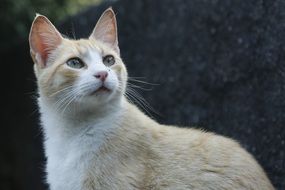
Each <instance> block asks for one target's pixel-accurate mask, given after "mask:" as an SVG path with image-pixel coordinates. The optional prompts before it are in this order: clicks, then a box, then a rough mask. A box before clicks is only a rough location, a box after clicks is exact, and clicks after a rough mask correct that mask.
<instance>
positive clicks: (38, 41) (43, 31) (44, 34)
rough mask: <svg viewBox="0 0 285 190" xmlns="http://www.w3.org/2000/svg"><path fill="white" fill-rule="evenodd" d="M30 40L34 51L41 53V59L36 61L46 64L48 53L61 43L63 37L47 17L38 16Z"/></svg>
mask: <svg viewBox="0 0 285 190" xmlns="http://www.w3.org/2000/svg"><path fill="white" fill-rule="evenodd" d="M29 41H30V47H31V50H32V52H33V53H34V54H35V55H36V54H38V55H40V58H41V60H36V61H37V62H38V63H39V64H41V65H43V66H45V64H46V61H47V59H48V55H49V54H50V52H51V51H53V50H55V49H56V48H57V47H58V46H59V45H60V43H61V41H62V37H61V35H60V33H59V32H58V31H57V30H56V28H55V27H54V26H53V25H52V23H51V22H50V21H49V20H48V19H47V18H46V17H44V16H38V17H36V19H35V20H34V22H33V25H32V29H31V32H30V39H29Z"/></svg>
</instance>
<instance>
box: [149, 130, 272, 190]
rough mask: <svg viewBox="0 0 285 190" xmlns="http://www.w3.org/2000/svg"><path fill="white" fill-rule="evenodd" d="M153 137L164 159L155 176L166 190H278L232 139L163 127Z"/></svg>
mask: <svg viewBox="0 0 285 190" xmlns="http://www.w3.org/2000/svg"><path fill="white" fill-rule="evenodd" d="M151 134H152V135H151V136H152V140H153V143H152V145H151V148H152V149H153V150H154V152H156V153H157V154H158V155H159V156H158V157H159V158H160V160H159V161H158V162H157V163H154V164H157V168H159V169H156V171H155V172H157V173H159V174H158V175H159V176H161V178H160V184H161V185H162V186H164V187H165V189H204V190H205V189H261V190H262V189H274V188H273V187H272V185H271V183H270V182H269V181H268V179H267V177H266V174H265V173H264V171H263V169H262V168H261V167H260V166H259V165H258V164H257V162H256V161H255V160H254V158H253V157H252V156H251V155H250V154H249V153H248V152H247V151H245V150H244V149H243V148H241V146H240V145H239V143H237V142H235V141H234V140H232V139H230V138H226V137H223V136H219V135H216V134H214V133H207V132H203V131H201V130H197V129H189V128H178V127H175V126H163V125H160V126H157V127H154V128H153V129H151ZM155 168H156V167H155ZM162 189H163V188H162Z"/></svg>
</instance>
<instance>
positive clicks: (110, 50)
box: [29, 8, 274, 190]
mask: <svg viewBox="0 0 285 190" xmlns="http://www.w3.org/2000/svg"><path fill="white" fill-rule="evenodd" d="M29 42H30V49H31V56H32V58H33V61H34V63H35V64H34V70H35V74H36V77H37V84H38V93H39V98H38V104H39V108H40V113H41V124H42V127H43V131H44V136H45V141H44V146H45V154H46V157H47V165H46V172H47V183H48V184H49V186H50V189H51V190H94V189H103V190H108V189H111V190H120V189H121V190H133V189H140V190H150V189H161V190H163V189H165V190H166V189H168V190H175V189H177V190H178V189H179V190H182V189H190V190H220V189H256V190H269V189H274V188H273V186H272V185H271V183H270V181H269V180H268V178H267V176H266V174H265V173H264V171H263V169H262V168H261V167H260V166H259V165H258V163H257V162H256V161H255V160H254V158H253V157H252V156H251V155H250V154H249V153H248V152H246V151H245V150H244V149H243V148H241V147H240V145H239V144H238V143H237V142H235V141H233V140H231V139H229V138H225V137H222V136H218V135H215V134H213V133H206V132H202V131H199V130H195V129H185V128H183V129H182V128H178V127H176V126H165V125H161V124H158V123H157V122H156V121H154V120H152V119H151V118H149V117H148V116H146V115H145V114H144V113H143V112H141V111H140V110H139V109H138V108H137V107H136V106H135V105H133V104H131V103H130V102H128V100H127V99H126V97H125V92H126V84H127V80H128V74H127V70H126V67H125V65H124V63H123V61H122V59H121V58H120V52H119V47H118V38H117V26H116V18H115V14H114V12H113V10H112V9H111V8H109V9H107V10H106V11H105V12H104V13H103V14H102V16H101V17H100V19H99V21H98V22H97V24H96V27H95V29H94V31H93V32H92V34H91V35H90V37H89V38H88V39H80V40H70V39H67V38H63V37H62V35H61V34H60V33H59V32H58V31H57V29H56V28H55V27H54V26H53V25H52V23H51V22H50V21H49V20H48V19H47V18H46V17H44V16H42V15H37V16H36V18H35V20H34V22H33V24H32V27H31V32H30V37H29Z"/></svg>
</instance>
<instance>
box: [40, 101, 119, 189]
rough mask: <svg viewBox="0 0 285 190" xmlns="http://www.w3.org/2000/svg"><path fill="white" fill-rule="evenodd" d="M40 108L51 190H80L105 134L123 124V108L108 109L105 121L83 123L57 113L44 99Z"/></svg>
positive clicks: (83, 121)
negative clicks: (85, 173)
mask: <svg viewBox="0 0 285 190" xmlns="http://www.w3.org/2000/svg"><path fill="white" fill-rule="evenodd" d="M39 105H40V111H41V115H42V117H41V119H42V126H43V128H44V133H45V142H44V145H45V151H46V152H45V154H46V157H47V166H46V167H47V168H46V172H47V183H48V184H50V188H51V189H52V190H62V189H68V190H80V189H82V187H81V186H80V184H82V180H83V175H84V174H83V173H84V171H87V170H88V168H89V167H91V164H92V163H91V162H90V160H91V159H94V155H95V154H96V151H97V150H98V148H99V147H100V145H101V144H102V143H103V142H104V139H105V137H106V135H108V133H110V132H112V131H113V130H114V128H116V127H117V126H118V125H117V123H114V120H117V122H118V123H119V122H120V118H121V117H120V112H119V111H118V110H119V109H120V105H118V107H108V108H107V109H109V110H108V112H109V113H110V114H108V115H106V116H105V117H104V118H101V119H98V118H96V117H95V118H94V119H92V118H91V117H86V118H80V120H78V119H79V118H77V117H75V118H67V117H63V116H62V115H60V114H59V113H55V112H54V111H53V110H51V109H50V108H49V105H47V102H45V101H44V100H43V99H41V98H39ZM106 111H107V110H106ZM89 164H90V165H89ZM81 176H82V178H81Z"/></svg>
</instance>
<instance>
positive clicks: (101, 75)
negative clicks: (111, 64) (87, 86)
mask: <svg viewBox="0 0 285 190" xmlns="http://www.w3.org/2000/svg"><path fill="white" fill-rule="evenodd" d="M94 76H95V77H96V78H97V79H100V80H101V81H103V82H104V81H105V80H106V78H107V76H108V72H107V71H99V72H98V73H97V74H95V75H94Z"/></svg>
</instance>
